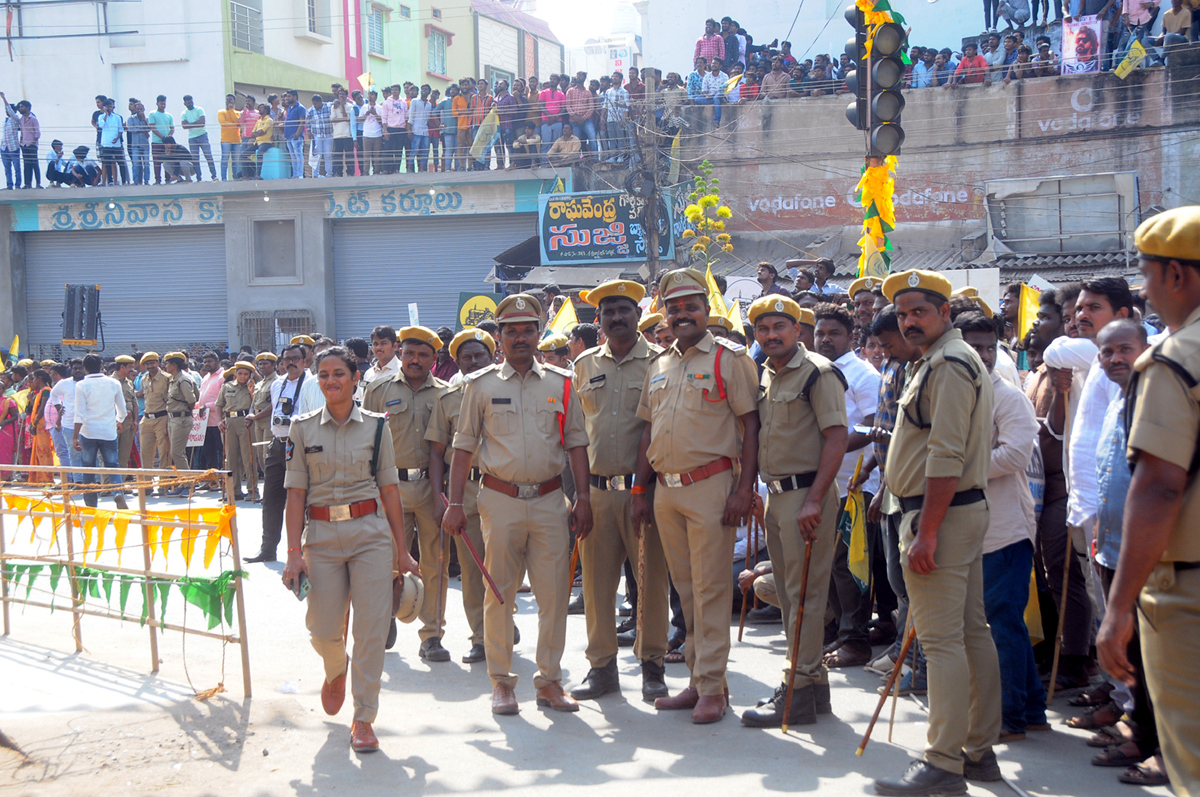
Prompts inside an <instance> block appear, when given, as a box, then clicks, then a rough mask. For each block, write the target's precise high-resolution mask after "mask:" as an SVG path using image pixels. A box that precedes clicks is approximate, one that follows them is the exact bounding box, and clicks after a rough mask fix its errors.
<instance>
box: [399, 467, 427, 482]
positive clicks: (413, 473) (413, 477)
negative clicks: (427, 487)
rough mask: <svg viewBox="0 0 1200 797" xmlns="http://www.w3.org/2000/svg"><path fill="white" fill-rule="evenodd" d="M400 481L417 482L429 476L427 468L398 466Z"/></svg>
mask: <svg viewBox="0 0 1200 797" xmlns="http://www.w3.org/2000/svg"><path fill="white" fill-rule="evenodd" d="M399 470H400V481H402V482H419V481H421V480H422V479H428V478H429V468H400V469H399Z"/></svg>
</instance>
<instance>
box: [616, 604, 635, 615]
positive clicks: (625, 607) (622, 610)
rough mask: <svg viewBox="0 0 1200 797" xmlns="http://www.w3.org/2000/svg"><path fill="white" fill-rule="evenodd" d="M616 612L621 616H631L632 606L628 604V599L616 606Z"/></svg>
mask: <svg viewBox="0 0 1200 797" xmlns="http://www.w3.org/2000/svg"><path fill="white" fill-rule="evenodd" d="M617 614H619V615H621V616H622V617H632V616H633V606H631V605H630V603H629V601H625V602H624V603H622V604H621V605H620V606H618V607H617Z"/></svg>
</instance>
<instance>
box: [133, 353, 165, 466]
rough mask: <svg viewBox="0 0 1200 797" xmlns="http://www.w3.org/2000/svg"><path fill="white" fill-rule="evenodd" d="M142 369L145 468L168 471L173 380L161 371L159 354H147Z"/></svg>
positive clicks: (143, 463) (142, 443)
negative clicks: (170, 405)
mask: <svg viewBox="0 0 1200 797" xmlns="http://www.w3.org/2000/svg"><path fill="white" fill-rule="evenodd" d="M138 363H139V365H141V367H142V399H143V400H144V401H145V402H146V404H145V414H143V415H142V424H141V426H142V429H141V432H142V434H141V440H140V443H141V448H140V450H141V453H142V467H143V468H153V467H155V457H156V456H157V458H158V463H157V467H160V468H166V467H169V463H170V461H171V438H170V436H169V435H168V434H167V388H168V387H169V386H170V384H171V377H169V376H167V375H166V374H165V373H163V372H162V371H161V370H160V369H159V359H158V352H153V351H148V352H146V353H145V354H143V355H142V359H141V360H139V361H138Z"/></svg>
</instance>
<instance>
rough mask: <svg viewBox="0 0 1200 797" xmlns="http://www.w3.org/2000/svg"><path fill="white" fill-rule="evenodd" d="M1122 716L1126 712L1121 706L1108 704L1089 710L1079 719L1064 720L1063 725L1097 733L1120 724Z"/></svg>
mask: <svg viewBox="0 0 1200 797" xmlns="http://www.w3.org/2000/svg"><path fill="white" fill-rule="evenodd" d="M1106 712H1107V713H1106ZM1122 714H1124V712H1123V711H1122V710H1121V707H1120V706H1118V705H1117V704H1116V703H1113V702H1108V703H1105V704H1104V705H1103V706H1098V707H1096V708H1093V709H1089V710H1087V711H1085V712H1083V714H1081V715H1080V716H1078V717H1071V718H1069V719H1066V720H1063V723H1064V724H1065V725H1066V726H1067V727H1068V728H1075V729H1077V730H1081V731H1095V730H1099V729H1100V728H1103V727H1106V726H1108V725H1113V724H1115V723H1117V722H1119V721H1120V720H1121V715H1122Z"/></svg>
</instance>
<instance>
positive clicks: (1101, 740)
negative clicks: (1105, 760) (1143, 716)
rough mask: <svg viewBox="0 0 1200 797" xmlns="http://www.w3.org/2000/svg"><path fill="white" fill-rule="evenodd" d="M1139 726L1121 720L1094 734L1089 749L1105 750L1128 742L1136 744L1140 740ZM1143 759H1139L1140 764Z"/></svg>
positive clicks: (1088, 743) (1089, 740) (1088, 742)
mask: <svg viewBox="0 0 1200 797" xmlns="http://www.w3.org/2000/svg"><path fill="white" fill-rule="evenodd" d="M1138 735H1139V734H1138V730H1137V726H1136V725H1133V724H1132V723H1131V722H1130V721H1129V720H1121V721H1120V722H1118V723H1116V724H1114V725H1106V726H1104V727H1103V728H1101V729H1100V730H1098V731H1096V732H1095V733H1094V734H1092V736H1091V738H1090V739H1088V740H1087V746H1088V747H1099V748H1101V749H1104V748H1106V747H1112V746H1113V745H1121V744H1125V743H1126V742H1136V741H1137V740H1138ZM1141 760H1142V759H1140V758H1139V759H1138V761H1139V762H1140V761H1141Z"/></svg>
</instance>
